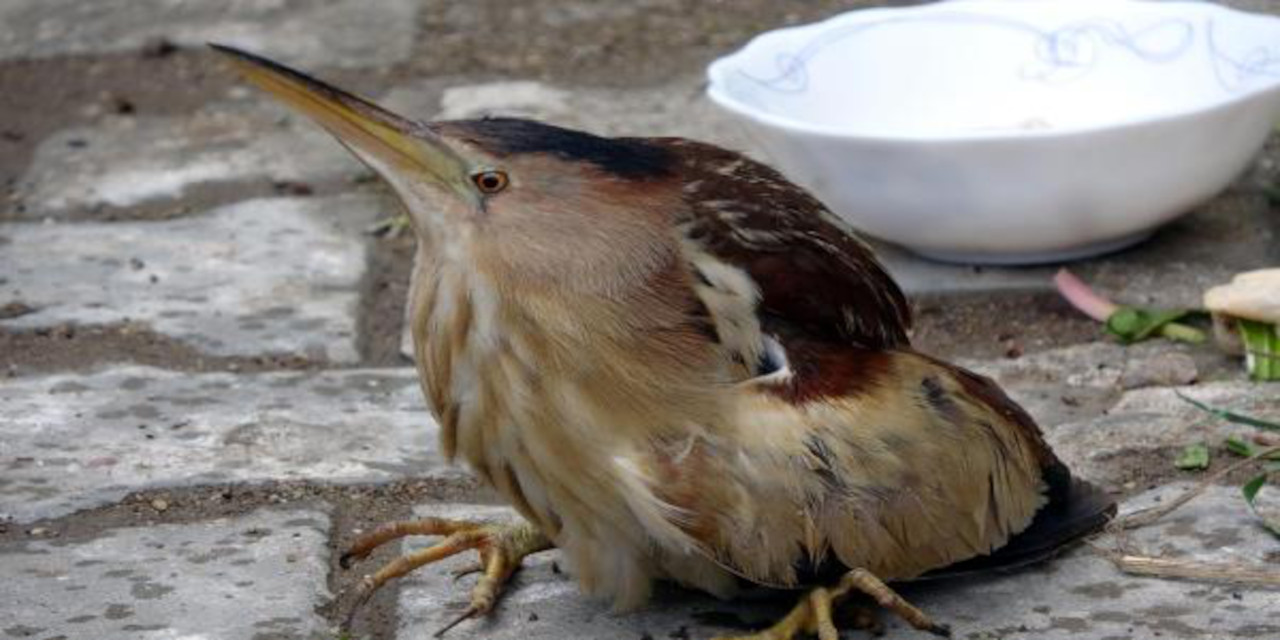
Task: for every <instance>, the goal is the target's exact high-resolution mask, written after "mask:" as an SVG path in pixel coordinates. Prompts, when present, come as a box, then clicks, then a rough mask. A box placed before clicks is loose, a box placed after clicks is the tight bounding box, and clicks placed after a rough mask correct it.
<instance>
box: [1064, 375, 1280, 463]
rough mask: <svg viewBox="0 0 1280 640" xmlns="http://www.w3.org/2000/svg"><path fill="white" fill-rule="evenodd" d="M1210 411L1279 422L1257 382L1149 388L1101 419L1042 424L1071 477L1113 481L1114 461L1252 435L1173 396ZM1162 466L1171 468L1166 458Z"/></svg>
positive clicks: (1279, 413) (1275, 403)
mask: <svg viewBox="0 0 1280 640" xmlns="http://www.w3.org/2000/svg"><path fill="white" fill-rule="evenodd" d="M1179 393H1181V394H1183V395H1186V396H1187V397H1190V398H1194V399H1196V400H1198V401H1200V402H1203V403H1206V404H1208V405H1210V406H1214V407H1221V408H1224V409H1231V410H1233V411H1238V412H1242V413H1245V414H1248V415H1253V416H1257V417H1260V418H1271V419H1278V420H1280V396H1277V395H1276V394H1274V393H1265V392H1263V391H1262V390H1260V388H1259V386H1258V385H1257V383H1253V382H1247V381H1240V382H1213V383H1207V384H1200V385H1195V386H1189V387H1151V388H1143V389H1136V390H1133V391H1129V392H1126V393H1124V395H1122V396H1121V397H1120V398H1119V401H1118V402H1116V404H1115V405H1114V406H1112V407H1111V408H1110V409H1109V410H1108V411H1106V413H1105V414H1104V415H1101V416H1097V417H1091V418H1088V419H1084V420H1079V421H1075V422H1069V423H1066V424H1054V423H1048V424H1046V425H1045V426H1046V431H1047V435H1048V440H1049V444H1051V445H1052V446H1053V448H1054V450H1055V451H1057V452H1058V454H1059V455H1060V456H1062V458H1063V459H1064V460H1067V461H1068V462H1069V463H1070V464H1071V465H1072V467H1073V468H1074V469H1075V471H1076V472H1077V473H1080V474H1081V475H1084V476H1086V477H1090V478H1094V479H1097V480H1103V481H1105V480H1109V479H1112V478H1114V477H1116V474H1117V473H1118V472H1119V470H1120V469H1119V468H1120V467H1121V466H1122V465H1120V464H1117V461H1119V460H1123V459H1124V458H1125V457H1130V456H1134V455H1136V454H1141V453H1144V452H1146V453H1150V452H1156V451H1161V450H1170V449H1175V448H1176V449H1180V448H1182V447H1185V446H1187V445H1190V444H1194V443H1197V442H1204V443H1206V444H1210V445H1215V446H1216V445H1220V444H1221V443H1222V441H1223V440H1225V439H1226V438H1227V437H1228V436H1237V437H1243V438H1248V437H1249V436H1251V435H1252V434H1253V433H1255V432H1256V431H1257V430H1256V429H1253V428H1252V427H1244V426H1239V425H1233V424H1230V423H1227V422H1226V421H1223V420H1218V419H1215V418H1213V417H1212V416H1209V415H1207V414H1206V413H1204V412H1202V411H1200V410H1198V409H1196V408H1195V407H1193V406H1191V405H1190V404H1188V403H1187V402H1186V401H1184V400H1182V399H1180V398H1178V395H1177V394H1179ZM1168 464H1169V465H1170V467H1172V465H1173V458H1172V457H1170V458H1169V461H1168Z"/></svg>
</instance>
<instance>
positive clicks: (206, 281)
mask: <svg viewBox="0 0 1280 640" xmlns="http://www.w3.org/2000/svg"><path fill="white" fill-rule="evenodd" d="M379 207H380V204H379V202H378V201H377V200H376V199H374V198H370V197H357V196H349V197H347V196H344V197H336V198H315V199H305V198H302V199H263V200H252V201H247V202H243V203H239V204H236V205H231V206H226V207H221V208H218V209H214V210H212V211H209V212H208V213H206V214H204V215H199V216H194V217H190V218H183V219H176V220H169V221H164V222H128V223H112V224H47V225H41V224H27V223H17V224H9V225H4V226H3V227H0V236H5V237H6V238H8V240H9V242H7V243H6V244H4V245H3V247H0V273H4V274H5V278H4V280H3V281H0V300H4V301H18V302H22V303H24V304H26V305H27V306H29V307H32V308H34V309H36V311H35V312H33V313H30V314H27V315H23V316H20V317H17V318H9V319H5V320H2V321H0V326H4V327H8V328H15V329H25V328H35V327H47V326H51V325H56V324H60V323H74V324H106V323H115V322H122V321H125V320H133V321H140V322H145V323H147V324H149V325H150V326H151V327H152V328H153V329H155V330H156V331H158V332H160V333H162V334H164V335H167V336H170V337H173V338H176V339H179V340H182V341H184V342H188V343H190V344H192V345H194V346H195V347H197V348H199V349H202V350H205V351H207V352H209V353H213V354H218V355H257V354H265V353H294V354H300V355H304V356H307V357H311V358H316V359H328V360H329V361H332V362H340V363H341V362H354V361H356V360H357V359H358V358H359V354H358V351H357V347H356V324H357V322H356V308H357V304H358V300H359V291H358V287H359V283H360V281H361V278H362V277H363V276H364V272H365V266H366V265H365V254H366V249H365V240H364V239H363V238H362V237H361V236H360V235H359V233H358V232H356V231H355V228H359V227H360V226H362V225H367V224H368V223H369V222H371V221H372V220H374V219H376V218H377V217H378V216H379V215H380V213H379V211H378V209H379Z"/></svg>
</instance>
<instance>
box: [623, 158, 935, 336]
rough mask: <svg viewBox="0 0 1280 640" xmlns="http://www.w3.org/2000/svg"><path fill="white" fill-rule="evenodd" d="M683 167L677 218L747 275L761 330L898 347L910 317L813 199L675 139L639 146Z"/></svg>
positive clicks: (881, 274)
mask: <svg viewBox="0 0 1280 640" xmlns="http://www.w3.org/2000/svg"><path fill="white" fill-rule="evenodd" d="M647 142H649V143H650V144H656V145H659V146H662V147H664V148H667V149H670V150H671V151H673V152H675V153H676V154H677V155H678V156H679V158H680V161H681V162H682V163H683V165H684V166H683V168H682V171H681V172H680V175H681V176H682V179H683V180H684V193H685V202H686V204H687V205H688V206H687V208H686V211H685V212H684V213H683V214H682V217H681V219H678V220H677V224H679V225H680V226H681V227H682V228H683V229H684V231H685V233H686V235H687V236H688V237H689V238H690V239H691V240H693V241H695V242H698V243H699V244H700V245H701V246H702V247H703V249H704V250H705V251H707V252H708V253H710V254H712V255H713V256H715V257H716V258H717V259H719V260H723V261H725V262H727V263H729V264H732V265H734V266H736V267H738V268H740V269H743V270H745V271H746V272H747V274H748V275H749V276H751V278H752V280H754V281H755V284H756V286H757V287H759V289H760V294H761V301H760V315H761V321H762V324H763V325H764V326H765V327H766V328H769V326H770V325H771V324H783V325H786V327H785V329H786V330H787V331H788V332H790V331H796V332H799V333H800V334H803V335H806V336H808V337H810V338H812V339H817V340H821V341H829V342H834V343H839V344H852V345H857V346H860V347H865V348H871V349H878V348H892V347H903V346H907V345H908V343H909V339H908V337H907V332H908V330H909V329H910V327H911V312H910V308H909V307H908V305H907V301H906V298H905V297H904V296H903V295H902V291H901V290H900V289H899V288H898V285H897V284H896V283H895V282H894V281H893V279H892V278H890V277H889V274H888V273H886V272H885V270H884V268H883V267H882V266H881V265H880V263H879V261H878V260H876V257H875V255H874V254H873V253H872V251H871V249H870V248H869V247H868V246H867V245H865V244H863V243H862V241H860V240H859V239H858V238H857V236H855V235H854V233H853V231H852V230H851V229H849V228H848V227H847V226H845V225H844V224H843V223H841V222H840V221H839V220H838V219H837V218H836V217H835V216H834V214H832V213H831V212H830V211H829V210H828V209H827V208H826V207H825V206H823V204H822V203H821V202H819V201H818V200H817V199H816V198H814V197H813V196H812V195H810V194H809V193H808V192H807V191H805V190H804V189H802V188H800V187H798V186H796V185H795V184H793V183H791V182H790V181H788V180H787V179H786V178H785V177H783V176H782V174H780V173H778V172H777V171H775V170H773V169H771V168H769V167H768V166H766V165H764V164H761V163H759V162H756V161H754V160H751V159H750V158H747V157H746V156H743V155H741V154H739V153H736V152H733V151H729V150H726V149H721V148H720V147H716V146H714V145H710V144H705V143H701V142H695V141H692V140H685V139H682V138H657V139H650V140H647Z"/></svg>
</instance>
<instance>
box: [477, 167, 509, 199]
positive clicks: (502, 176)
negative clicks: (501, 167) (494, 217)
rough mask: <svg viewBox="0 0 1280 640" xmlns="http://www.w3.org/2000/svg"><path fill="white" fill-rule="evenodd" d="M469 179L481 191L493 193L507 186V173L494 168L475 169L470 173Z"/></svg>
mask: <svg viewBox="0 0 1280 640" xmlns="http://www.w3.org/2000/svg"><path fill="white" fill-rule="evenodd" d="M471 181H472V182H474V183H475V185H476V188H477V189H479V190H480V192H481V193H488V194H493V193H497V192H499V191H502V190H503V189H506V188H507V174H506V173H504V172H502V171H498V170H496V169H487V170H485V171H477V172H476V173H474V174H472V175H471Z"/></svg>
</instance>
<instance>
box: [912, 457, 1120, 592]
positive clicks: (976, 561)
mask: <svg viewBox="0 0 1280 640" xmlns="http://www.w3.org/2000/svg"><path fill="white" fill-rule="evenodd" d="M1060 469H1061V472H1062V475H1060V476H1059V478H1058V479H1057V482H1054V480H1055V479H1054V478H1047V479H1048V480H1049V487H1050V488H1049V503H1048V504H1046V505H1045V506H1044V507H1043V508H1041V509H1040V511H1039V512H1038V513H1036V516H1035V518H1034V519H1032V521H1031V524H1030V525H1028V526H1027V528H1026V529H1024V530H1023V531H1022V532H1021V533H1019V534H1017V535H1015V536H1013V537H1012V538H1010V539H1009V542H1008V543H1006V544H1005V545H1004V546H1003V547H1000V548H999V549H996V550H995V551H993V552H991V553H990V554H988V555H985V556H978V557H976V558H970V559H968V560H965V561H963V562H958V563H956V564H953V565H951V566H949V567H943V568H941V569H937V570H935V571H931V572H929V573H926V574H925V575H923V576H920V578H918V579H919V580H931V579H935V578H950V577H955V576H962V575H967V574H972V573H981V572H989V571H1000V570H1008V569H1015V568H1018V567H1022V566H1026V565H1029V564H1033V563H1036V562H1040V561H1042V560H1047V559H1049V558H1051V557H1053V556H1054V555H1056V554H1057V553H1059V552H1060V551H1062V550H1064V549H1065V548H1067V547H1069V546H1070V545H1071V543H1073V542H1075V541H1077V540H1080V539H1081V538H1083V537H1085V536H1087V535H1089V534H1090V533H1093V532H1095V531H1097V530H1099V529H1101V528H1102V527H1103V526H1105V525H1106V524H1107V522H1109V521H1110V520H1111V519H1112V518H1113V517H1115V515H1116V503H1115V501H1114V500H1112V499H1111V497H1110V496H1108V495H1107V494H1106V492H1104V491H1103V490H1101V489H1099V488H1097V487H1095V486H1093V485H1092V484H1089V483H1088V482H1085V481H1084V480H1079V479H1076V478H1072V477H1070V475H1069V474H1068V473H1066V469H1065V468H1060ZM1055 485H1056V486H1055Z"/></svg>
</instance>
